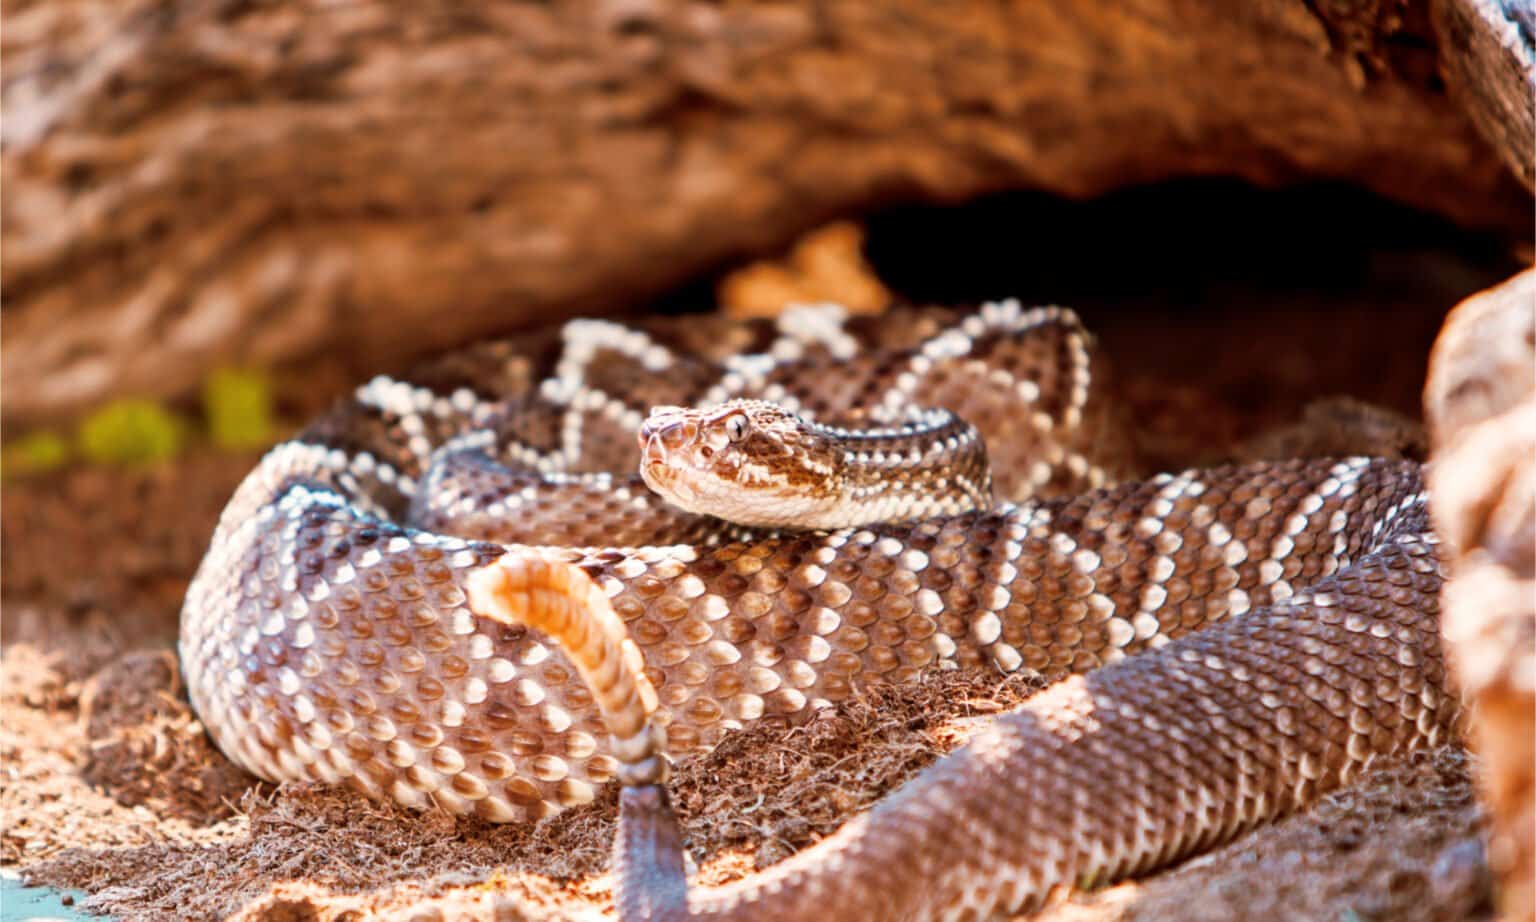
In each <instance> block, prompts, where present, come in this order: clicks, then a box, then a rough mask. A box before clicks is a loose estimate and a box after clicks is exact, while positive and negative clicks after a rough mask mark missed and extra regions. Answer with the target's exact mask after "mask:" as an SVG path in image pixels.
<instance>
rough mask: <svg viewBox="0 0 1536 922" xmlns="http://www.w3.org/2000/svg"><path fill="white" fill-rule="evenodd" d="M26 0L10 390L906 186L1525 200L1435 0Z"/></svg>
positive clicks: (322, 361) (470, 289)
mask: <svg viewBox="0 0 1536 922" xmlns="http://www.w3.org/2000/svg"><path fill="white" fill-rule="evenodd" d="M1451 5H1452V4H1450V3H1449V2H1448V3H1447V6H1446V7H1444V8H1441V9H1447V8H1449V7H1450V6H1451ZM4 13H5V18H6V35H5V39H4V49H3V50H4V56H3V62H4V63H3V68H4V72H3V76H4V100H3V101H4V108H5V113H6V117H5V122H4V125H3V128H0V137H3V164H0V165H3V185H4V189H3V192H4V215H3V238H0V243H3V246H4V250H5V260H4V265H3V274H0V283H3V286H4V290H5V298H4V318H5V340H4V344H3V350H0V368H3V378H0V387H3V389H4V392H5V404H4V416H5V419H6V420H7V421H8V422H20V423H30V422H38V421H46V420H49V419H53V418H57V417H58V416H60V415H61V414H68V413H72V412H76V411H78V410H79V409H80V408H82V407H85V406H89V405H91V404H93V403H96V402H99V401H100V400H102V399H104V398H106V397H108V396H112V395H116V394H121V393H125V392H147V393H156V394H174V393H179V392H183V391H185V390H187V389H188V388H190V387H191V386H193V385H195V384H196V383H197V382H199V381H200V380H202V379H203V377H205V376H206V374H207V372H208V370H209V369H210V368H212V367H214V366H216V365H218V364H224V363H233V362H239V363H253V364H260V365H269V366H281V367H285V368H289V369H294V370H298V371H304V372H309V371H313V370H314V369H317V368H326V369H328V370H329V372H330V374H331V375H332V376H333V377H334V378H335V379H339V380H345V379H349V378H356V377H360V376H362V375H364V374H366V373H369V372H371V371H372V370H375V369H379V368H386V367H398V366H399V365H400V364H401V363H403V362H405V361H407V360H409V359H411V358H413V357H415V356H419V355H421V354H424V353H426V352H430V351H433V350H437V349H441V348H444V347H448V346H451V345H454V344H457V343H462V342H464V341H467V340H471V339H474V338H477V337H480V336H484V335H487V334H490V333H493V332H497V331H504V330H507V329H512V328H515V327H518V326H523V325H527V324H529V323H532V322H535V321H538V320H545V319H553V318H558V317H563V316H569V315H572V314H574V313H577V312H610V311H616V310H621V309H625V308H628V307H632V306H634V305H636V304H639V303H641V302H642V301H643V300H644V299H645V298H647V297H650V296H653V295H655V294H656V293H658V292H661V291H663V290H665V289H667V288H668V287H669V286H673V285H676V284H678V283H679V282H681V281H683V280H686V279H688V278H689V277H691V276H693V275H694V274H695V273H697V272H699V271H701V270H704V269H707V268H709V267H713V266H718V265H719V264H721V263H722V262H723V261H725V260H728V259H731V258H733V257H735V256H739V255H742V254H747V253H755V252H762V251H765V250H770V249H772V248H774V247H777V246H780V245H782V244H784V243H785V242H787V241H788V240H790V239H791V238H793V237H794V236H795V235H796V234H798V233H800V232H802V231H804V230H806V229H807V228H809V227H813V226H815V225H816V224H818V223H821V222H822V221H824V220H826V219H827V218H828V217H830V216H832V215H835V214H846V213H852V212H860V211H863V210H866V209H869V208H874V207H879V206H884V205H889V204H891V203H897V202H954V201H959V200H964V199H967V198H970V197H974V196H977V195H980V194H985V193H989V192H994V191H998V190H1003V189H1016V188H1036V189H1044V190H1049V191H1052V192H1056V193H1060V194H1064V195H1068V196H1073V197H1085V196H1092V195H1097V194H1099V193H1102V192H1105V191H1107V190H1110V189H1114V188H1119V187H1123V186H1127V185H1134V184H1141V183H1147V182H1153V181H1159V180H1163V179H1167V178H1170V177H1180V176H1202V175H1204V176H1209V175H1220V176H1232V177H1238V178H1241V179H1243V180H1246V181H1249V182H1253V183H1257V184H1262V185H1277V184H1288V183H1292V182H1296V181H1301V180H1317V179H1322V180H1338V181H1344V182H1350V183H1355V184H1358V185H1361V186H1364V187H1366V188H1368V189H1371V190H1373V191H1375V192H1377V193H1379V194H1381V195H1384V196H1386V197H1389V198H1392V199H1394V200H1397V201H1400V202H1403V203H1406V204H1409V205H1412V206H1414V207H1417V208H1421V209H1424V210H1427V211H1431V212H1435V213H1438V214H1441V215H1444V216H1447V217H1449V218H1451V219H1453V220H1454V221H1456V222H1458V223H1460V224H1462V225H1464V226H1468V227H1475V228H1483V229H1493V230H1496V231H1503V232H1507V233H1512V234H1524V233H1526V232H1527V230H1528V224H1529V211H1530V199H1529V197H1528V196H1527V195H1526V194H1525V191H1524V190H1522V189H1521V188H1520V186H1519V184H1518V183H1517V182H1516V181H1515V180H1514V179H1512V178H1511V177H1510V175H1509V173H1508V170H1507V168H1506V166H1505V164H1504V162H1503V161H1501V159H1500V157H1499V155H1498V154H1496V153H1494V151H1492V150H1491V149H1490V148H1489V146H1488V145H1487V144H1486V143H1485V142H1484V141H1483V140H1482V139H1481V138H1480V137H1479V135H1478V132H1477V131H1476V130H1475V129H1474V127H1473V124H1472V122H1471V121H1470V120H1469V119H1468V117H1467V116H1466V115H1464V114H1463V113H1462V112H1461V111H1460V109H1459V107H1458V104H1457V102H1456V101H1455V100H1453V99H1452V98H1451V97H1450V96H1449V95H1448V94H1447V92H1446V89H1445V87H1444V86H1443V84H1442V79H1441V76H1440V74H1441V73H1442V71H1443V70H1445V69H1446V68H1445V65H1444V60H1443V59H1444V58H1445V56H1446V54H1447V53H1448V52H1454V53H1455V54H1457V55H1461V54H1464V53H1466V49H1463V48H1461V47H1459V46H1458V47H1455V48H1450V47H1449V46H1446V47H1442V46H1441V45H1440V43H1439V40H1438V39H1437V31H1436V28H1435V27H1434V26H1433V25H1432V19H1433V17H1432V15H1431V10H1430V7H1429V5H1428V0H1411V2H1407V3H1396V2H1393V3H1386V2H1383V3H1379V4H1372V3H1365V4H1360V3H1318V2H1311V3H1308V2H1302V0H1265V2H1259V3H1249V4H1235V5H1234V4H1229V3H1225V2H1217V0H1199V2H1195V3H1188V2H1173V0H1137V2H1135V3H1132V4H1129V5H1127V4H1110V5H1090V6H1083V5H1081V4H1079V3H1076V2H1073V0H1047V2H1039V3H1030V4H1022V5H1018V6H1015V7H1012V8H1009V9H1003V8H1000V7H996V6H993V5H990V4H980V3H967V4H959V5H947V6H945V7H943V8H937V7H932V6H931V5H930V4H927V3H924V2H919V0H887V2H882V3H879V4H866V3H861V2H860V3H856V2H842V3H812V2H809V0H791V2H783V3H763V4H751V5H730V6H728V7H725V8H722V7H719V6H716V5H714V4H708V3H690V2H677V3H662V2H657V3H645V2H612V3H597V2H592V3H568V4H557V5H553V6H543V5H533V4H527V5H523V4H497V5H486V6H484V7H477V8H470V9H466V8H463V7H462V6H461V5H459V4H449V3H430V2H429V3H419V4H406V3H399V4H393V3H387V2H382V0H365V2H361V3H356V4H349V5H346V6H341V7H333V6H328V5H320V4H314V5H312V4H309V3H305V2H301V0H272V2H262V3H249V2H235V0H180V2H171V3H163V2H155V0H129V2H125V3H122V4H116V5H113V6H112V7H111V8H110V12H108V13H106V14H103V13H102V12H101V8H99V7H97V6H94V5H90V4H86V3H83V2H63V0H54V2H48V3H28V2H25V0H7V2H5V4H4ZM1441 18H1442V21H1443V20H1444V17H1443V16H1442V17H1441ZM1457 34H1461V33H1457ZM1472 50H1473V51H1476V49H1475V48H1474V49H1472ZM1478 53H1479V54H1480V53H1481V52H1478ZM1453 70H1454V69H1453ZM1474 108H1475V107H1474Z"/></svg>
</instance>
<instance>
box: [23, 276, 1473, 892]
mask: <svg viewBox="0 0 1536 922" xmlns="http://www.w3.org/2000/svg"><path fill="white" fill-rule="evenodd" d="M1446 279H1447V280H1444V281H1443V282H1436V281H1434V280H1431V281H1430V282H1428V283H1425V282H1423V281H1422V280H1420V279H1414V281H1413V284H1411V285H1410V284H1406V283H1404V284H1401V285H1395V286H1393V285H1389V286H1387V287H1386V288H1385V289H1384V290H1385V291H1386V294H1385V295H1382V296H1380V297H1378V298H1377V299H1376V301H1375V302H1373V303H1363V302H1362V301H1361V300H1360V299H1359V298H1357V297H1356V296H1355V295H1354V294H1351V293H1346V294H1345V295H1341V296H1339V297H1338V298H1336V299H1335V300H1334V301H1332V302H1326V303H1324V304H1323V305H1322V306H1320V307H1319V306H1313V307H1312V308H1311V309H1310V310H1308V311H1303V312H1299V313H1297V312H1287V311H1283V310H1279V309H1277V308H1276V307H1275V306H1274V305H1264V304H1261V303H1258V302H1257V301H1255V300H1250V301H1247V302H1241V307H1240V308H1237V309H1229V310H1224V311H1214V312H1213V311H1209V310H1207V311H1205V312H1201V313H1196V314H1193V315H1169V314H1156V313H1145V312H1143V313H1137V314H1114V315H1109V314H1103V315H1100V314H1095V313H1094V312H1092V311H1090V312H1089V316H1088V321H1089V323H1090V325H1091V326H1093V327H1095V328H1096V329H1098V330H1099V331H1100V333H1101V337H1102V341H1103V345H1104V347H1105V349H1106V350H1108V351H1109V353H1110V354H1111V356H1112V357H1114V358H1115V360H1116V361H1117V363H1118V365H1119V366H1120V368H1121V369H1122V374H1123V381H1124V383H1125V385H1126V390H1127V392H1128V394H1129V395H1130V399H1132V400H1133V401H1134V402H1135V404H1136V406H1137V409H1138V416H1139V417H1140V418H1141V419H1142V420H1143V422H1144V423H1145V424H1146V425H1147V427H1148V429H1149V431H1150V433H1151V435H1150V437H1149V445H1150V447H1151V449H1152V453H1153V456H1154V458H1155V460H1156V462H1157V463H1159V464H1160V465H1162V466H1173V465H1177V464H1184V463H1194V462H1199V461H1204V460H1210V459H1211V458H1212V457H1213V456H1220V455H1222V454H1224V453H1230V452H1231V451H1232V447H1233V446H1236V445H1244V444H1246V445H1248V446H1249V449H1250V451H1260V450H1262V449H1260V448H1254V447H1253V446H1255V445H1262V444H1269V445H1270V446H1271V448H1272V449H1274V448H1275V446H1279V448H1278V449H1277V450H1281V451H1285V450H1289V449H1290V448H1291V447H1294V446H1293V445H1292V442H1291V441H1287V440H1286V439H1285V438H1281V439H1280V440H1279V441H1278V442H1271V443H1255V442H1252V441H1250V439H1251V437H1252V436H1254V435H1255V434H1256V433H1259V432H1261V431H1267V432H1274V431H1276V427H1283V425H1284V424H1285V423H1286V422H1287V421H1290V420H1295V419H1298V418H1299V417H1300V414H1301V412H1302V408H1303V407H1304V406H1305V405H1306V404H1307V403H1308V402H1309V401H1311V400H1313V399H1315V398H1318V397H1323V396H1327V395H1330V394H1337V393H1349V394H1354V395H1355V396H1358V397H1361V398H1363V399H1366V400H1369V401H1371V402H1372V403H1375V404H1380V405H1384V406H1386V407H1391V408H1394V409H1396V410H1399V411H1401V412H1404V413H1409V414H1414V413H1416V408H1417V404H1418V388H1419V386H1420V382H1421V381H1422V375H1423V368H1424V359H1425V356H1426V355H1427V352H1428V346H1429V342H1430V340H1431V339H1432V337H1433V333H1434V330H1435V329H1436V327H1437V325H1438V320H1439V316H1440V315H1441V314H1442V313H1443V311H1444V310H1445V309H1446V308H1448V307H1449V306H1450V305H1451V304H1452V303H1454V301H1455V300H1457V299H1459V298H1460V297H1461V296H1462V295H1463V294H1465V293H1467V292H1468V291H1470V290H1472V289H1473V288H1474V287H1480V285H1481V284H1486V283H1485V282H1484V281H1483V278H1482V277H1481V276H1479V275H1477V274H1476V273H1470V274H1469V273H1468V272H1466V271H1461V270H1458V271H1457V272H1456V273H1451V274H1450V275H1449V276H1447V277H1446ZM1492 280H1494V279H1491V278H1490V279H1489V281H1492ZM1376 290H1378V291H1380V290H1383V289H1381V288H1380V287H1379V286H1378V288H1377V289H1376ZM1255 305H1257V306H1255ZM1426 305H1429V306H1426ZM1384 312H1385V313H1384ZM1100 313H1101V314H1102V312H1100ZM1256 331H1262V335H1260V334H1259V333H1258V332H1256ZM1320 344H1325V345H1326V347H1320ZM1324 428H1326V427H1324ZM1318 431H1319V427H1318V426H1316V425H1314V426H1310V427H1307V428H1306V429H1305V430H1304V434H1306V433H1310V435H1309V436H1308V438H1311V440H1312V444H1313V445H1314V447H1315V446H1316V445H1318V444H1322V445H1324V446H1325V447H1326V448H1327V450H1329V451H1332V450H1334V449H1335V448H1336V447H1337V446H1334V445H1332V444H1331V441H1330V440H1333V439H1337V440H1339V441H1340V442H1341V445H1342V443H1347V442H1348V441H1349V440H1350V439H1351V438H1356V437H1358V436H1359V433H1358V432H1352V431H1346V432H1342V433H1331V434H1329V433H1324V435H1322V436H1320V437H1319V436H1318V435H1317V433H1318ZM1293 435H1294V433H1293ZM1370 437H1371V438H1379V437H1380V433H1379V432H1378V433H1375V434H1374V435H1371V436H1370ZM1319 439H1321V442H1319ZM1303 441H1305V439H1304V440H1303ZM1403 441H1404V444H1408V443H1411V441H1412V440H1411V438H1409V437H1407V436H1405V437H1404V439H1403ZM1342 447H1344V448H1347V445H1342ZM253 462H254V456H228V455H223V456H221V455H215V454H212V453H207V452H194V453H193V454H191V455H189V456H187V457H185V458H184V459H182V460H180V461H178V462H177V463H175V464H174V465H171V466H167V467H165V468H161V469H157V470H150V471H114V470H101V469H92V470H71V471H63V472H57V473H54V474H50V475H46V476H39V477H32V478H27V479H22V480H18V481H15V482H12V483H8V484H7V486H6V488H5V491H4V496H3V506H4V515H3V527H4V531H3V542H4V555H3V568H4V569H3V577H0V586H3V592H4V598H3V604H4V615H5V618H4V633H3V641H4V654H3V655H4V660H3V667H4V680H5V681H4V689H3V719H0V772H3V778H4V782H3V786H0V808H3V811H4V831H3V835H0V863H3V864H4V865H7V866H11V867H18V868H20V869H21V870H22V871H23V872H24V874H25V876H26V877H27V879H28V880H29V881H31V882H41V883H46V884H49V885H55V886H63V887H73V888H80V889H82V890H84V891H86V892H88V893H89V894H90V896H89V898H88V899H87V900H86V905H87V907H88V908H93V909H97V910H101V911H106V912H110V913H112V914H113V915H114V916H116V917H119V918H123V919H151V918H156V919H158V918H190V919H201V918H223V917H229V916H235V917H239V918H245V919H262V920H303V919H347V920H356V919H363V918H371V917H373V914H374V913H376V912H377V913H380V914H390V913H394V912H399V913H401V917H402V918H409V919H421V920H426V919H433V918H440V917H457V916H456V914H457V913H460V912H469V911H474V912H477V913H479V915H478V916H477V917H482V918H508V919H512V918H546V917H570V916H573V915H580V914H582V913H584V912H586V913H601V912H602V911H603V910H605V909H606V908H608V906H609V900H610V892H609V877H608V873H607V869H608V858H607V850H608V845H609V842H610V840H611V837H612V834H613V820H614V797H613V792H612V791H611V790H610V791H608V792H607V793H606V795H605V796H603V797H600V798H599V799H598V800H597V801H596V802H595V803H593V804H591V805H589V806H587V807H584V808H581V809H577V810H572V811H569V812H567V813H564V814H561V815H560V816H558V817H556V818H554V819H552V820H550V821H547V822H545V823H543V824H540V825H538V826H536V827H531V828H530V827H493V826H489V825H485V824H483V823H480V822H477V821H466V820H455V819H452V818H449V817H447V816H443V815H432V814H427V815H422V814H413V813H409V812H407V811H404V810H401V809H398V808H395V807H394V806H392V805H382V804H375V803H370V802H367V801H364V800H362V799H360V798H359V797H357V796H356V795H353V794H350V793H346V792H337V791H328V790H322V789H315V788H307V787H296V786H287V787H282V788H276V787H274V786H272V785H269V784H265V783H262V782H259V781H258V780H257V779H254V778H252V777H250V776H249V775H246V774H245V773H243V772H242V771H240V770H239V769H237V768H235V767H234V766H233V765H232V764H231V763H229V762H228V761H227V760H226V759H225V758H224V757H223V756H222V755H220V754H219V753H218V752H217V751H216V750H214V749H213V748H212V746H211V744H210V743H209V741H208V740H207V738H206V737H205V736H204V734H203V733H202V730H201V726H200V725H199V723H198V722H197V719H196V717H195V716H194V715H193V714H192V713H191V711H190V709H189V707H188V705H187V701H186V698H185V694H184V690H183V688H182V685H181V682H180V679H179V674H178V668H177V663H176V659H175V655H174V644H175V637H176V627H177V617H178V610H179V605H180V601H181V596H182V593H183V592H184V590H185V587H186V583H187V580H188V578H189V577H190V575H191V573H192V571H193V569H194V567H195V565H196V563H197V560H198V558H199V557H200V556H201V553H202V550H203V547H204V545H205V542H206V540H207V537H208V535H209V533H210V532H211V529H212V525H213V522H214V520H215V518H216V517H217V514H218V511H219V509H220V508H221V506H222V504H223V502H224V501H225V499H226V498H227V497H228V495H229V493H230V492H231V491H232V489H233V488H234V486H235V484H236V483H237V482H238V480H239V478H240V477H241V476H242V475H243V474H244V473H245V472H246V471H247V470H249V468H250V467H251V465H252V464H253ZM1031 691H1033V689H1032V688H1031V687H1029V686H1028V685H1027V683H1025V682H1023V681H1022V680H1018V679H1004V678H1002V677H1000V676H998V675H997V674H993V673H987V674H972V675H954V674H950V675H943V676H935V677H934V678H933V679H932V680H931V681H928V682H925V683H922V684H918V685H915V686H911V687H906V688H900V689H891V690H887V691H885V692H882V693H881V694H880V695H878V696H877V697H875V698H873V699H870V700H864V701H860V702H856V703H851V704H849V705H847V706H845V707H841V708H837V709H834V710H831V711H828V712H825V713H823V714H821V715H819V716H818V717H817V718H816V719H815V720H814V721H813V722H811V723H810V724H808V725H806V726H803V727H799V728H795V729H791V730H785V729H782V728H772V727H766V726H765V727H758V728H756V729H753V730H749V731H746V732H743V733H741V734H738V735H737V736H736V737H734V738H732V739H730V740H728V741H727V742H726V743H725V744H724V745H722V746H721V747H720V748H719V749H718V750H716V751H715V752H714V753H712V754H711V755H709V756H707V757H703V758H700V759H696V760H692V761H689V762H686V763H684V764H683V765H682V766H680V770H679V771H678V773H677V777H676V781H675V791H676V794H677V803H678V805H679V808H680V811H681V814H682V816H683V819H684V822H685V826H686V832H687V835H688V836H689V840H690V845H691V848H692V851H693V855H694V856H695V858H696V859H697V860H698V861H699V864H700V873H699V879H700V880H703V881H709V882H715V881H725V880H729V879H732V878H734V877H737V876H740V875H742V874H744V873H749V872H750V871H751V870H752V869H754V868H760V867H764V866H766V865H769V864H772V863H773V862H775V861H778V860H780V859H782V858H783V857H785V856H786V855H788V854H790V853H792V852H794V851H796V850H798V849H800V848H802V847H804V846H806V845H807V844H810V843H812V842H814V841H816V840H818V839H819V838H821V837H824V836H826V835H827V834H829V833H830V832H832V831H833V830H835V829H836V828H837V827H838V825H839V824H840V823H841V822H843V821H844V820H845V819H846V818H847V817H849V816H850V815H852V814H854V813H856V812H857V811H859V810H861V809H864V808H866V807H867V806H868V805H869V804H871V803H872V802H874V801H875V800H877V799H878V798H879V797H881V796H882V795H883V794H885V793H887V792H889V791H890V790H892V789H893V788H895V787H897V786H898V785H900V784H901V783H902V782H903V781H904V780H905V779H907V778H909V777H910V776H911V775H912V774H913V773H914V772H916V771H918V770H919V769H921V768H922V767H923V766H924V765H926V764H928V763H930V762H931V761H932V760H933V759H935V758H936V757H938V756H939V755H940V754H942V753H943V752H946V751H948V750H950V749H952V748H954V747H955V746H957V745H959V744H960V743H961V742H963V740H964V739H965V738H966V737H967V736H968V735H969V734H970V733H971V732H972V731H973V730H974V729H975V728H976V727H977V726H978V725H979V723H980V722H981V721H984V720H985V719H986V718H987V717H988V715H991V714H994V713H996V712H997V711H999V710H1000V709H1002V708H1005V707H1007V706H1009V705H1011V704H1014V703H1017V702H1018V701H1019V700H1021V699H1022V698H1023V697H1024V696H1026V695H1027V694H1028V693H1030V692H1031ZM1470 770H1471V766H1470V765H1469V758H1468V757H1467V756H1466V755H1464V754H1463V753H1462V752H1461V751H1460V750H1458V749H1445V750H1441V751H1436V752H1430V753H1423V754H1420V755H1418V756H1416V757H1414V758H1412V759H1410V760H1408V761H1406V762H1399V763H1395V764H1391V765H1385V766H1382V767H1380V768H1379V769H1377V770H1376V771H1374V772H1373V773H1370V774H1368V775H1367V776H1366V777H1365V778H1364V779H1363V780H1362V781H1361V782H1360V783H1358V784H1356V785H1354V786H1352V787H1350V788H1349V789H1347V790H1345V791H1342V792H1340V793H1337V794H1335V795H1333V796H1331V797H1329V798H1327V799H1325V800H1323V801H1322V802H1320V803H1318V804H1317V805H1315V806H1314V807H1313V808H1312V809H1310V810H1308V811H1307V812H1305V813H1303V814H1300V815H1297V816H1294V817H1291V818H1290V819H1288V820H1285V821H1283V822H1280V823H1278V824H1275V825H1273V826H1270V827H1268V828H1265V829H1261V830H1259V831H1257V832H1255V833H1252V834H1249V835H1247V836H1244V837H1242V838H1240V839H1239V840H1238V841H1236V842H1234V843H1232V844H1230V845H1228V846H1226V847H1224V848H1221V849H1218V850H1216V851H1214V852H1211V853H1209V854H1207V855H1205V856H1202V857H1199V858H1197V859H1194V860H1191V861H1188V862H1185V863H1184V864H1183V865H1181V866H1179V867H1176V868H1174V869H1171V870H1168V871H1165V872H1163V873H1161V874H1157V875H1154V876H1151V877H1149V878H1146V879H1144V880H1142V881H1139V882H1134V883H1125V884H1121V885H1118V886H1112V887H1108V888H1104V889H1099V890H1096V891H1093V892H1089V893H1079V894H1077V895H1074V896H1072V897H1071V898H1070V899H1069V900H1068V901H1066V902H1065V903H1063V904H1060V905H1058V906H1056V907H1054V908H1052V909H1050V910H1049V911H1047V912H1046V913H1045V915H1044V918H1048V919H1052V920H1074V922H1076V920H1109V919H1148V920H1151V919H1158V920H1163V919H1166V920H1173V919H1254V920H1258V919H1265V920H1269V919H1279V918H1286V919H1319V920H1321V919H1327V920H1362V922H1363V920H1377V919H1381V920H1385V919H1477V918H1483V917H1486V916H1487V914H1488V913H1489V890H1488V881H1487V872H1486V868H1485V863H1484V859H1483V856H1482V852H1481V848H1480V846H1479V845H1478V840H1477V831H1478V827H1479V823H1480V814H1479V811H1478V809H1477V807H1476V804H1475V802H1474V800H1473V793H1472V788H1471V783H1470V778H1469V772H1470ZM1020 834H1021V835H1027V834H1028V830H1020Z"/></svg>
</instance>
